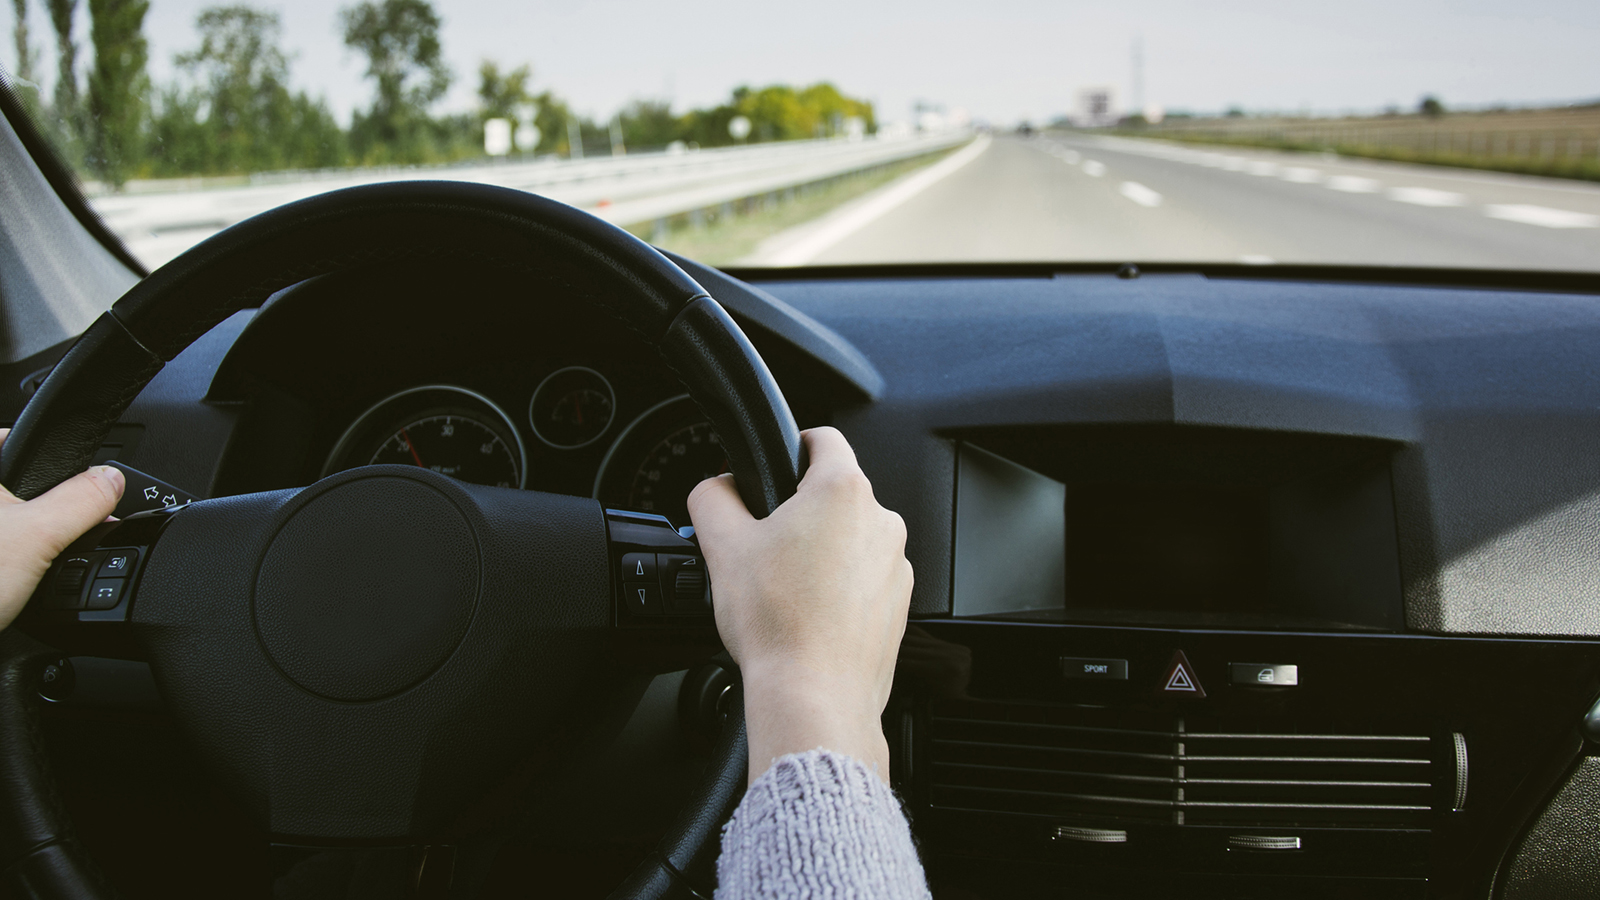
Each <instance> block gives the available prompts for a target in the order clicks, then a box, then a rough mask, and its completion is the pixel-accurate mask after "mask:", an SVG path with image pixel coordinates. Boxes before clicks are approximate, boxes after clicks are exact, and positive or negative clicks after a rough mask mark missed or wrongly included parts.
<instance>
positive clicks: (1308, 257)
mask: <svg viewBox="0 0 1600 900" xmlns="http://www.w3.org/2000/svg"><path fill="white" fill-rule="evenodd" d="M974 149H976V148H974ZM902 193H904V192H902ZM863 202H868V203H870V202H871V201H870V198H863ZM879 206H880V207H882V206H883V204H881V203H880V204H879ZM839 214H840V215H842V216H844V217H845V218H846V219H848V218H849V217H850V214H851V211H850V210H840V211H839ZM817 228H822V229H823V230H824V231H826V230H827V228H828V223H826V222H819V223H816V224H815V225H813V226H812V229H811V230H812V231H813V232H815V231H816V229H817ZM784 243H785V242H784V241H781V240H780V241H778V242H777V243H776V245H775V246H779V247H780V248H781V245H782V244H784ZM791 243H792V241H791ZM810 246H811V247H812V248H813V250H812V251H811V252H806V253H803V254H801V255H802V256H803V257H804V258H799V257H797V256H796V255H795V254H793V253H791V254H789V256H788V257H787V258H785V259H783V260H782V261H783V262H784V263H787V264H799V263H807V262H808V263H812V264H830V263H865V262H935V261H996V260H1026V261H1117V262H1122V261H1134V262H1191V261H1206V262H1245V263H1260V264H1270V263H1273V262H1278V263H1353V264H1378V265H1408V266H1451V267H1456V266H1460V267H1491V268H1523V269H1559V270H1569V271H1596V270H1600V184H1591V183H1586V182H1577V181H1564V180H1560V179H1551V178H1534V177H1525V176H1517V175H1505V174H1499V173H1491V172H1475V171H1471V170H1464V169H1446V168H1439V167H1434V166H1418V165H1407V164H1398V163H1384V162H1377V161H1367V160H1356V159H1349V158H1335V157H1332V156H1324V155H1319V154H1291V153H1279V152H1273V151H1255V150H1247V149H1235V148H1228V147H1197V146H1180V145H1175V144H1170V143H1167V142H1162V141H1146V140H1127V139H1120V138H1110V137H1098V136H1089V135H1081V134H1046V135H1042V136H1036V137H1033V138H1029V139H1024V138H1018V137H997V138H995V139H994V140H993V141H990V142H988V143H987V147H985V148H983V149H982V150H981V152H978V153H976V155H973V156H971V157H970V158H969V159H968V160H966V161H965V163H964V164H961V165H960V166H959V167H957V168H955V169H954V170H953V171H949V172H948V173H946V174H944V175H943V176H942V177H939V178H937V179H936V180H933V181H932V183H929V184H925V185H924V186H922V187H921V188H920V190H916V191H915V192H914V193H913V194H912V195H910V196H906V197H901V198H899V199H898V201H897V202H895V203H893V204H891V207H890V208H887V209H879V210H876V211H874V212H872V213H869V214H868V216H867V217H866V220H865V221H863V217H862V216H861V215H860V214H857V215H856V216H855V219H854V220H853V221H851V222H849V224H847V225H845V226H843V228H842V229H841V228H838V227H835V228H834V231H833V232H831V233H829V236H828V237H826V238H824V239H822V240H821V241H820V242H819V241H818V240H817V238H816V237H815V235H813V237H812V240H811V243H810ZM759 256H760V254H758V257H757V258H752V259H751V260H749V261H750V262H752V263H760V262H761V261H762V260H761V259H760V258H759Z"/></svg>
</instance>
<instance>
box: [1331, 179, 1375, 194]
mask: <svg viewBox="0 0 1600 900" xmlns="http://www.w3.org/2000/svg"><path fill="white" fill-rule="evenodd" d="M1328 187H1330V188H1333V189H1334V190H1336V191H1344V192H1345V193H1346V194H1376V193H1377V192H1378V188H1381V187H1383V185H1381V184H1379V183H1378V181H1377V179H1373V178H1362V177H1361V176H1359V175H1335V176H1333V177H1332V178H1329V179H1328Z"/></svg>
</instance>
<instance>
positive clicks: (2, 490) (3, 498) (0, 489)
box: [0, 428, 22, 503]
mask: <svg viewBox="0 0 1600 900" xmlns="http://www.w3.org/2000/svg"><path fill="white" fill-rule="evenodd" d="M10 433H11V429H9V428H0V447H4V446H5V445H6V435H8V434H10ZM21 502H22V501H21V500H18V499H17V498H16V496H15V495H13V494H12V493H11V491H10V490H8V489H7V488H6V486H5V485H3V484H0V503H21Z"/></svg>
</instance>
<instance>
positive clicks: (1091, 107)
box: [1071, 86, 1121, 128]
mask: <svg viewBox="0 0 1600 900" xmlns="http://www.w3.org/2000/svg"><path fill="white" fill-rule="evenodd" d="M1071 118H1072V124H1074V125H1076V126H1078V127H1079V128H1103V127H1105V126H1107V125H1115V124H1117V121H1118V119H1120V118H1121V113H1120V112H1119V111H1118V110H1117V89H1116V88H1113V87H1109V86H1107V87H1088V88H1084V89H1083V90H1081V91H1079V92H1078V106H1077V109H1075V110H1074V111H1073V113H1072V116H1071Z"/></svg>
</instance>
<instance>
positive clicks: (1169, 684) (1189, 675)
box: [1161, 650, 1206, 697]
mask: <svg viewBox="0 0 1600 900" xmlns="http://www.w3.org/2000/svg"><path fill="white" fill-rule="evenodd" d="M1161 693H1163V694H1176V695H1178V696H1182V697H1204V696H1205V695H1206V689H1205V688H1203V687H1201V686H1200V679H1199V678H1196V677H1195V674H1194V664H1193V663H1191V662H1189V657H1187V656H1184V655H1183V651H1182V650H1179V651H1178V652H1176V653H1174V654H1172V662H1169V663H1167V670H1166V673H1165V674H1163V675H1162V676H1161Z"/></svg>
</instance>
